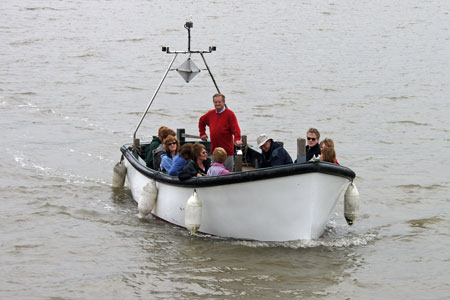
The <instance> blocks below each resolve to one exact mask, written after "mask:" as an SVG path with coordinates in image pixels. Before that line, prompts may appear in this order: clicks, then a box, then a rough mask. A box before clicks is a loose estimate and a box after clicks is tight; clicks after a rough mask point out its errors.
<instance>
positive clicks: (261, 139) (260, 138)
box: [256, 133, 270, 148]
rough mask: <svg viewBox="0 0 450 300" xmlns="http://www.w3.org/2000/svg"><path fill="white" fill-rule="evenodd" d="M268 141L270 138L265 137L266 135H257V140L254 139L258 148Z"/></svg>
mask: <svg viewBox="0 0 450 300" xmlns="http://www.w3.org/2000/svg"><path fill="white" fill-rule="evenodd" d="M268 140H270V138H269V137H268V136H267V134H265V133H263V134H261V135H259V136H258V138H257V139H256V143H257V144H258V148H259V147H261V146H262V145H264V143H265V142H267V141H268Z"/></svg>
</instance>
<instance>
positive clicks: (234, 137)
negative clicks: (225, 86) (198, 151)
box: [198, 94, 242, 171]
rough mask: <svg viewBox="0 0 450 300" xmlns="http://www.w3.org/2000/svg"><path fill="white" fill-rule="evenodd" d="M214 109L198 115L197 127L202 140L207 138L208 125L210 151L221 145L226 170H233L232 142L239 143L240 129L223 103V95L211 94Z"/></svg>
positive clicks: (234, 117) (232, 113)
mask: <svg viewBox="0 0 450 300" xmlns="http://www.w3.org/2000/svg"><path fill="white" fill-rule="evenodd" d="M213 102H214V107H215V109H212V110H210V111H208V112H207V113H206V114H204V115H203V116H201V117H200V120H199V121H198V129H199V131H200V137H201V139H202V140H203V141H207V140H208V136H207V135H206V126H209V133H210V135H211V150H210V151H211V153H213V152H214V149H215V148H216V147H222V148H224V149H225V151H226V152H227V160H226V161H225V163H224V166H225V168H227V170H228V171H233V165H234V144H236V145H241V144H242V142H241V129H240V128H239V124H238V121H237V118H236V115H235V114H234V112H232V111H231V109H228V108H227V106H226V105H225V96H224V95H222V94H215V95H214V96H213Z"/></svg>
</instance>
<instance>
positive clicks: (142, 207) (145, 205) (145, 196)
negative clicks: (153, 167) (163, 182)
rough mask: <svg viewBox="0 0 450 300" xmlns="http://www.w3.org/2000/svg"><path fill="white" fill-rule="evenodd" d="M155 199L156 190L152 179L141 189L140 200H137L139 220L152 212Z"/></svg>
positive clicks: (156, 195)
mask: <svg viewBox="0 0 450 300" xmlns="http://www.w3.org/2000/svg"><path fill="white" fill-rule="evenodd" d="M157 197H158V189H157V187H156V182H155V181H154V180H153V179H152V180H150V181H149V182H148V183H147V184H146V185H145V186H144V188H143V189H142V192H141V198H139V203H138V211H139V218H143V217H145V216H146V215H148V214H149V213H151V212H152V209H153V207H154V206H155V203H156V198H157Z"/></svg>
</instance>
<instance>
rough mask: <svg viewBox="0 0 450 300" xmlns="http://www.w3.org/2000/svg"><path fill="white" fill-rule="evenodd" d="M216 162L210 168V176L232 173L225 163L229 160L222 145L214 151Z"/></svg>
mask: <svg viewBox="0 0 450 300" xmlns="http://www.w3.org/2000/svg"><path fill="white" fill-rule="evenodd" d="M213 159H214V163H213V165H212V166H211V168H209V170H208V176H216V175H224V174H230V173H231V172H230V171H228V170H227V169H226V168H225V166H224V165H223V163H224V162H225V161H226V160H227V151H225V149H223V148H222V147H216V149H214V152H213Z"/></svg>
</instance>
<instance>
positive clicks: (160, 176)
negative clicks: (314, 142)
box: [120, 144, 356, 188]
mask: <svg viewBox="0 0 450 300" xmlns="http://www.w3.org/2000/svg"><path fill="white" fill-rule="evenodd" d="M130 146H131V145H130V144H125V145H123V146H122V147H121V148H120V151H121V152H122V153H123V156H124V157H125V158H126V159H127V160H128V162H129V163H130V164H131V165H132V166H133V167H134V168H135V169H136V170H137V171H138V172H139V173H141V174H143V175H144V176H146V177H149V178H151V179H154V180H155V181H157V182H162V183H165V184H169V185H174V186H179V187H194V188H196V187H212V186H220V185H227V184H236V183H243V182H250V181H257V180H265V179H272V178H278V177H286V176H292V175H300V174H308V173H323V174H328V175H334V176H340V177H344V178H347V179H349V180H350V181H353V179H354V178H355V176H356V175H355V172H353V171H352V170H351V169H350V168H347V167H344V166H341V165H337V164H334V163H329V162H311V161H308V162H304V163H294V164H288V165H282V166H276V167H270V168H261V169H255V170H250V171H244V172H236V173H232V174H226V175H220V176H202V177H194V178H191V179H188V180H184V181H181V180H179V179H178V177H176V176H170V175H168V174H166V173H163V172H161V171H156V170H153V169H151V168H148V167H147V166H145V165H143V164H142V163H140V162H139V160H138V159H137V158H136V157H135V155H133V153H132V151H133V150H130V149H129V148H130Z"/></svg>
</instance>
